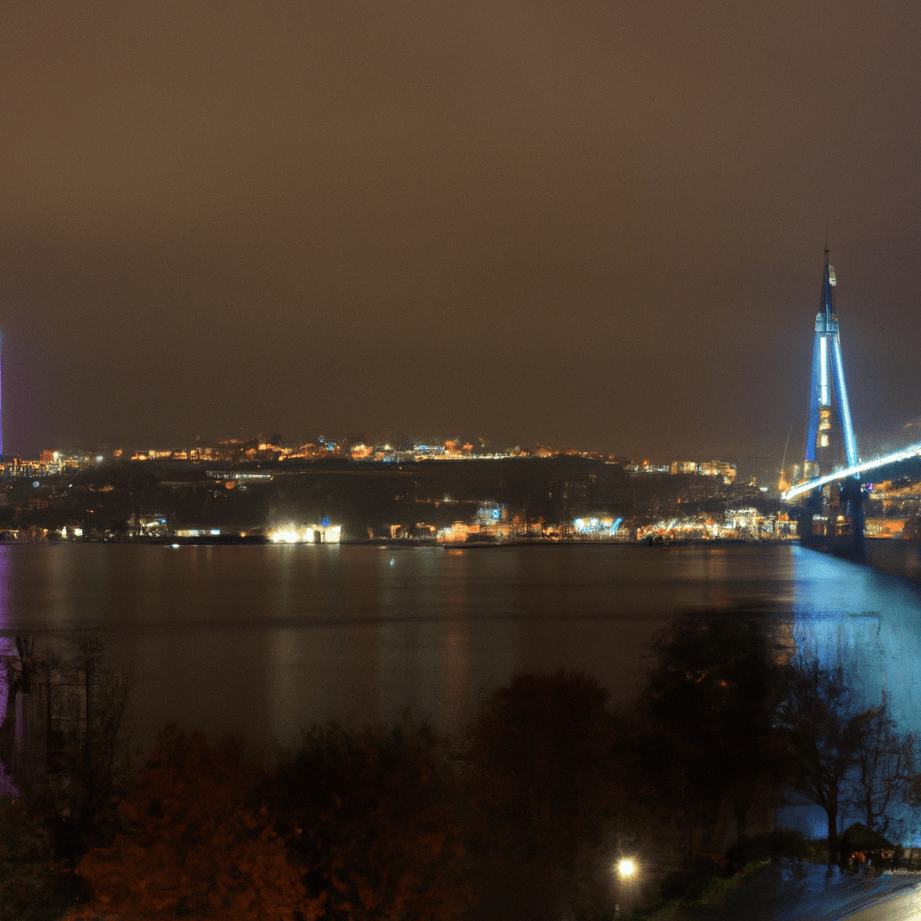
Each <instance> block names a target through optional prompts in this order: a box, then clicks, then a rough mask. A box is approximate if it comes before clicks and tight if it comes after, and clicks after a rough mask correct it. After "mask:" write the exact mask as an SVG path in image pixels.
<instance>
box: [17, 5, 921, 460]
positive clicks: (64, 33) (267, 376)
mask: <svg viewBox="0 0 921 921" xmlns="http://www.w3.org/2000/svg"><path fill="white" fill-rule="evenodd" d="M620 6H623V8H619V7H620ZM919 27H921V10H917V9H915V8H914V7H905V6H903V5H899V4H895V3H883V4H882V5H879V6H875V7H873V8H872V9H871V8H868V7H866V6H865V5H863V4H859V3H857V2H845V3H843V4H837V5H835V6H834V7H831V6H829V5H828V4H825V3H821V2H808V3H806V4H805V5H803V4H792V3H788V4H782V5H781V6H780V7H774V8H772V10H771V11H766V10H755V9H752V10H743V9H739V8H738V5H737V4H734V3H730V2H728V0H726V2H717V3H715V4H711V5H709V6H707V7H706V8H696V7H689V8H685V7H683V6H680V5H677V4H674V3H669V2H660V3H649V4H642V5H636V6H633V5H613V6H612V5H610V4H607V3H591V2H589V3H585V4H580V5H578V6H577V7H572V5H570V4H563V3H549V4H543V5H539V6H536V5H533V4H527V3H523V2H517V0H510V2H508V3H502V4H496V3H487V2H483V3H473V2H471V3H462V4H459V5H457V6H452V7H450V8H449V9H445V8H427V7H419V6H417V5H412V4H404V3H401V2H396V3H392V4H387V5H386V6H378V5H374V4H368V5H361V4H359V5H352V6H349V5H343V4H325V3H308V4H304V3H294V2H280V3H277V4H273V5H272V6H271V7H269V8H267V7H265V6H264V5H261V4H256V3H249V2H242V3H240V4H235V5H234V6H233V8H232V10H228V9H227V8H225V7H223V6H221V5H218V4H208V3H205V4H201V5H194V6H190V5H188V4H185V3H165V4H158V5H156V6H148V5H145V4H138V3H127V4H123V5H120V6H118V7H114V8H113V7H111V6H109V5H105V4H97V3H84V4H80V5H79V6H78V7H71V8H66V9H63V8H62V9H54V10H53V11H52V10H51V9H50V8H41V7H34V6H29V5H23V6H17V7H9V6H8V7H6V8H4V9H3V10H2V11H0V29H2V31H3V34H4V35H5V36H6V37H7V47H6V48H5V52H4V55H3V56H2V58H0V115H2V117H3V120H4V125H5V129H6V130H5V132H4V135H3V137H2V138H0V183H2V189H3V197H2V201H3V205H2V208H0V331H2V336H3V339H2V341H3V356H2V362H3V384H4V393H3V402H4V405H3V409H2V412H3V416H2V418H3V430H4V436H5V438H4V442H5V449H6V451H7V453H9V454H18V455H23V456H35V455H36V454H37V452H39V451H40V450H41V449H43V448H52V447H59V446H71V447H74V448H85V449H93V448H95V447H97V446H100V445H110V446H112V447H115V446H121V445H134V446H139V445H142V444H147V445H164V446H171V445H188V444H191V443H193V442H194V440H195V438H196V436H200V438H201V439H203V440H205V441H216V440H219V439H221V438H234V437H240V436H245V437H249V436H250V435H251V434H255V433H256V432H261V433H263V434H265V435H266V436H268V435H270V434H271V433H273V432H279V433H282V434H284V435H285V436H288V437H289V438H292V439H296V438H299V437H304V436H305V435H306V436H308V437H309V436H310V434H311V433H319V432H326V433H328V434H330V435H331V436H335V437H338V438H347V437H353V436H367V437H376V436H380V435H381V434H382V433H386V432H405V433H407V434H408V435H410V436H416V435H421V434H424V433H443V434H444V436H445V437H450V436H451V435H453V434H464V435H465V436H468V437H469V436H473V437H476V436H479V437H482V438H484V439H485V440H486V441H487V443H493V444H503V445H515V444H520V445H523V446H524V445H534V444H536V443H538V442H541V443H544V444H551V445H557V446H563V445H566V446H572V447H574V448H578V449H582V450H597V451H600V452H602V453H606V454H617V455H620V456H623V457H628V458H631V459H634V460H639V459H642V458H645V457H649V458H654V459H677V458H692V457H698V458H701V459H702V458H705V457H706V458H711V457H729V456H737V455H776V456H779V455H782V454H783V453H784V451H785V445H786V442H787V440H788V438H789V440H790V444H789V452H790V455H791V457H794V458H798V459H801V457H802V455H803V449H804V445H805V439H806V429H807V423H808V418H807V417H808V407H809V375H810V356H811V347H812V338H813V329H814V321H815V314H816V311H817V309H818V308H819V301H820V291H821V283H822V268H823V261H822V260H823V256H822V254H823V249H824V248H825V246H826V245H827V246H828V248H829V250H830V259H831V262H832V263H833V264H834V265H835V268H836V271H837V277H838V282H839V283H838V287H837V289H836V307H837V311H838V315H839V318H840V322H841V347H842V352H843V361H844V365H845V367H846V369H847V377H848V381H849V385H850V386H849V389H850V398H851V409H852V413H853V418H854V425H855V429H856V432H857V439H858V447H862V446H866V445H868V444H872V445H873V446H874V447H886V446H891V447H892V448H895V447H898V446H900V445H901V444H907V443H910V442H917V441H918V439H919V437H921V435H919V432H921V428H919V427H918V425H917V424H918V422H919V420H921V379H919V377H918V375H917V358H916V355H917V350H918V344H919V343H921V312H919V311H918V309H917V298H916V295H915V287H916V281H915V278H914V274H915V268H916V266H917V264H918V254H919V252H921V227H919V224H918V219H917V213H918V204H919V199H921V174H919V171H918V169H917V162H918V156H919V153H921V151H919V147H921V135H919V130H918V128H917V126H916V118H915V116H914V112H915V109H916V108H917V106H916V102H917V101H918V99H919V97H921V73H919V71H918V68H917V67H915V66H914V62H915V60H916V57H917V53H916V50H915V47H916V42H917V36H918V32H919Z"/></svg>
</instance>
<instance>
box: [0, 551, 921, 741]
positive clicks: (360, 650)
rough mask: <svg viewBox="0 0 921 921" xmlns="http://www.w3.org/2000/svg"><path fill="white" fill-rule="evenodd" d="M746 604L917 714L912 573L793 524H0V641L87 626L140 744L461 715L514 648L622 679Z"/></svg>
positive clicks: (58, 634)
mask: <svg viewBox="0 0 921 921" xmlns="http://www.w3.org/2000/svg"><path fill="white" fill-rule="evenodd" d="M740 606H748V607H759V608H762V609H770V610H772V611H774V612H775V615H774V616H775V620H776V627H777V629H778V630H779V631H783V632H784V634H785V635H787V636H789V635H791V634H792V635H793V636H795V637H796V638H797V639H798V640H799V641H801V642H808V643H809V644H810V645H811V646H812V647H813V648H815V649H817V650H819V651H820V653H821V654H822V655H823V656H829V657H831V656H836V655H843V656H846V657H847V659H848V661H849V662H851V663H852V665H853V669H854V680H855V682H856V683H857V684H859V686H860V687H861V689H862V690H863V691H864V692H865V693H866V694H867V695H868V698H872V697H874V696H878V694H879V692H880V691H881V690H882V689H883V688H885V689H886V690H887V693H888V695H889V701H890V703H891V704H892V706H893V710H894V711H895V714H896V716H897V718H898V719H899V721H900V723H901V724H902V725H903V727H905V728H908V727H911V728H921V725H918V724H919V723H921V718H919V716H918V714H921V708H919V706H918V705H919V703H921V661H919V657H918V651H919V650H921V592H919V590H918V589H917V588H914V587H912V586H910V585H909V584H907V583H905V582H903V581H902V580H899V579H897V578H894V577H890V576H885V575H881V574H879V573H876V572H874V571H873V570H870V569H866V568H864V567H860V566H857V565H855V564H852V563H848V562H846V561H842V560H836V559H833V558H831V557H826V556H822V555H820V554H817V553H814V552H812V551H809V550H803V549H801V548H799V547H796V546H791V545H741V544H740V545H720V546H712V547H706V546H703V547H698V546H686V547H671V548H650V547H645V546H633V545H576V546H572V545H556V546H531V547H529V546H523V547H504V548H490V549H482V550H467V551H445V550H442V549H439V548H427V549H421V548H419V549H407V550H392V549H380V548H378V547H369V546H347V545H346V546H338V547H337V546H264V547H263V546H241V547H207V546H201V547H181V548H175V549H173V548H169V547H162V546H132V545H103V544H70V545H63V544H62V545H3V546H0V643H2V642H5V643H6V644H7V648H8V649H10V648H11V645H12V644H11V641H10V640H9V638H10V637H12V636H13V635H14V634H16V633H22V634H29V635H33V636H36V637H37V643H38V644H39V645H41V644H42V643H49V642H52V643H61V642H63V641H64V640H65V639H66V638H68V637H73V636H80V635H83V634H86V633H92V634H94V635H97V636H98V637H99V638H101V639H102V641H103V642H104V644H105V661H106V664H107V665H108V666H110V667H112V668H115V669H120V670H125V671H126V672H127V673H128V674H129V675H130V677H131V686H132V703H133V712H134V720H135V725H136V735H137V738H138V739H139V744H141V745H147V744H149V741H150V740H151V739H152V738H153V735H154V733H155V732H156V729H157V728H158V727H159V726H161V725H163V724H164V723H166V722H168V721H172V720H174V721H178V722H180V723H181V724H183V725H185V726H187V727H203V728H206V729H207V730H209V731H210V732H212V733H214V734H222V733H225V732H228V731H232V730H237V731H241V732H242V733H243V734H244V735H246V736H247V737H249V738H250V739H251V740H253V741H255V742H256V743H258V744H264V745H270V744H273V743H276V742H278V743H282V744H290V743H293V742H296V741H297V738H298V735H299V733H300V731H301V729H302V728H304V727H308V726H310V725H313V724H315V723H319V722H324V721H327V720H331V719H335V720H339V721H342V722H345V723H348V724H353V725H360V724H366V723H377V722H383V721H387V720H390V719H393V718H395V717H398V716H399V715H400V714H402V713H403V712H405V711H407V710H409V711H412V712H413V713H415V714H416V715H418V716H421V717H423V718H425V719H427V720H428V721H430V722H432V723H433V724H435V725H436V726H437V727H438V728H439V729H441V730H443V731H445V732H447V733H458V732H460V731H462V730H463V727H464V726H465V724H466V723H467V721H468V720H469V719H470V717H471V716H472V715H473V713H474V712H475V711H476V708H477V706H478V705H479V703H480V701H481V700H482V698H483V696H484V695H485V694H486V693H487V692H488V691H489V690H491V689H492V688H495V687H497V686H499V685H501V684H504V683H506V682H507V681H508V680H509V679H510V678H511V676H512V675H514V674H515V673H516V672H518V671H522V670H532V671H548V670H554V669H558V668H561V667H562V668H567V669H577V670H580V671H582V672H585V673H588V674H590V675H592V676H593V677H595V678H596V679H597V680H599V681H600V682H601V683H602V684H603V685H604V686H606V687H607V688H609V689H610V691H611V694H612V697H613V699H614V700H616V701H628V700H629V699H630V698H631V697H632V696H633V695H634V693H635V692H636V689H637V686H638V683H639V682H640V681H641V679H642V676H643V674H644V671H645V667H646V660H645V659H644V654H645V652H646V649H647V647H648V644H649V641H650V639H651V638H652V636H653V635H654V634H655V632H656V631H657V630H659V629H660V628H662V627H663V626H665V625H666V624H668V623H669V622H670V621H671V620H672V619H674V617H675V616H676V615H678V614H680V613H682V612H685V611H695V610H705V609H714V608H716V609H723V610H729V609H735V608H737V607H740ZM2 638H7V639H6V640H4V639H2ZM0 652H2V650H0ZM0 705H2V699H0ZM0 712H2V710H0Z"/></svg>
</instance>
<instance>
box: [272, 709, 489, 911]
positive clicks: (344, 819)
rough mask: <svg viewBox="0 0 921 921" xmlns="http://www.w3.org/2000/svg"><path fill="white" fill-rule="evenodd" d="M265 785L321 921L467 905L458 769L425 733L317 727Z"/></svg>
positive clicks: (406, 727) (404, 726)
mask: <svg viewBox="0 0 921 921" xmlns="http://www.w3.org/2000/svg"><path fill="white" fill-rule="evenodd" d="M268 789H269V792H270V800H271V803H272V811H273V814H274V816H275V825H276V828H277V829H278V831H279V833H280V834H281V835H282V837H283V838H284V840H286V841H287V842H288V844H289V847H290V849H291V852H292V854H293V857H294V859H295V860H296V861H297V863H298V865H299V866H300V868H301V872H302V873H303V878H304V881H305V883H306V885H307V889H308V892H309V894H310V896H311V897H313V898H314V899H315V900H317V901H318V902H322V903H323V906H324V912H325V913H324V915H323V917H324V918H328V919H333V921H338V919H343V921H345V919H349V921H402V919H404V918H411V919H413V921H451V919H457V918H460V917H461V916H462V915H463V914H464V912H465V911H466V910H467V908H468V907H469V905H470V901H471V896H470V889H469V885H468V882H467V874H466V862H465V858H464V846H463V841H462V838H461V833H460V828H459V824H458V822H459V810H458V809H457V806H458V803H457V787H456V782H455V776H454V770H453V766H452V764H451V762H450V760H449V756H448V752H447V751H446V749H445V745H444V743H443V742H442V741H441V740H440V739H439V738H438V737H436V736H435V735H434V734H433V733H432V732H431V731H429V730H428V729H426V728H425V727H423V726H418V725H415V724H413V723H412V722H411V721H409V720H404V721H402V722H401V723H399V724H397V725H396V726H393V727H391V728H383V729H365V730H362V731H353V730H348V729H344V728H342V727H340V726H337V725H332V726H325V727H317V728H314V729H313V730H311V731H310V732H308V733H306V734H305V736H304V740H303V743H302V744H301V746H300V747H299V748H298V749H297V751H296V752H295V753H294V755H293V757H291V758H290V759H288V760H287V761H286V762H284V763H283V764H281V765H280V766H279V767H278V768H277V769H276V771H275V772H274V774H273V776H272V779H271V782H270V784H269V788H268Z"/></svg>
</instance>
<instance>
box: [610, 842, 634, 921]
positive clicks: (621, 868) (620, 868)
mask: <svg viewBox="0 0 921 921" xmlns="http://www.w3.org/2000/svg"><path fill="white" fill-rule="evenodd" d="M614 869H615V871H616V875H615V883H614V917H615V918H616V917H618V916H619V915H620V894H621V892H622V891H623V890H625V889H626V888H627V887H628V886H629V887H630V891H631V892H632V883H633V880H634V879H635V877H636V872H637V864H636V861H635V860H634V859H633V858H632V857H622V858H621V859H620V860H618V861H617V863H616V864H615V867H614Z"/></svg>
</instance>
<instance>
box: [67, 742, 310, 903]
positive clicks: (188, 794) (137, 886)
mask: <svg viewBox="0 0 921 921" xmlns="http://www.w3.org/2000/svg"><path fill="white" fill-rule="evenodd" d="M259 780H260V775H259V773H258V772H257V771H255V770H254V769H252V768H250V767H249V766H247V765H246V764H245V762H244V759H243V757H242V754H241V752H240V750H239V748H236V749H235V748H233V747H218V746H215V745H212V744H211V743H209V742H208V740H207V739H206V738H205V736H204V735H203V734H202V733H200V732H196V733H192V734H185V733H183V732H180V731H179V730H176V729H173V728H171V729H167V730H164V731H163V732H162V733H161V734H160V737H159V740H158V742H157V745H156V747H155V748H154V750H153V752H152V753H151V755H150V757H149V758H148V760H147V763H146V764H145V766H144V767H143V769H142V770H141V772H140V774H139V776H138V779H137V783H136V785H135V788H134V791H133V793H132V794H131V795H130V796H129V797H128V798H127V799H126V800H125V801H124V802H123V803H122V805H121V813H122V821H123V831H122V832H121V833H120V834H119V835H118V836H117V837H116V839H115V841H114V842H113V843H112V844H111V845H110V846H109V847H104V848H96V849H94V850H91V851H89V852H88V853H87V854H86V855H85V856H84V858H83V859H82V860H81V861H80V863H79V865H78V872H79V873H80V875H81V876H83V877H84V878H85V879H86V880H87V881H88V882H89V883H90V884H91V886H92V888H93V891H94V893H95V899H94V902H93V905H92V908H93V909H94V911H90V910H89V909H88V910H86V911H85V912H84V913H83V914H82V915H78V916H77V917H85V918H93V917H96V914H95V910H101V911H102V912H105V913H112V914H113V915H117V916H120V917H126V918H129V917H130V918H132V919H137V921H158V919H165V918H176V917H189V918H196V919H214V921H225V919H226V921H238V919H240V918H247V919H253V921H259V919H265V921H281V919H285V921H287V919H291V921H294V919H295V918H297V917H299V918H304V919H306V921H310V919H312V918H318V917H320V914H321V908H320V903H319V902H318V901H311V900H308V899H306V898H305V892H304V888H303V885H302V884H301V880H300V874H299V872H298V870H297V869H296V868H295V867H294V865H293V864H292V863H291V861H290V860H289V859H288V854H287V850H286V847H285V845H284V842H283V841H281V839H280V838H279V837H278V835H277V834H276V833H275V832H274V831H273V829H272V827H271V824H270V822H269V819H268V813H267V812H266V810H265V809H264V808H261V807H259V806H258V805H257V803H256V801H255V800H254V793H255V790H256V786H257V784H258V782H259ZM297 912H300V915H297V914H296V913H297Z"/></svg>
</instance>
